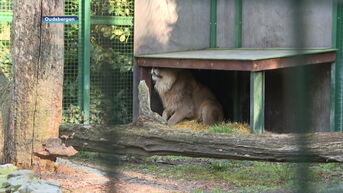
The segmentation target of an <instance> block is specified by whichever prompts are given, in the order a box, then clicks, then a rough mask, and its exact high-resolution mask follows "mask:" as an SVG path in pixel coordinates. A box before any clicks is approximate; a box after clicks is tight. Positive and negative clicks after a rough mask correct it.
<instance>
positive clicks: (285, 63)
mask: <svg viewBox="0 0 343 193" xmlns="http://www.w3.org/2000/svg"><path fill="white" fill-rule="evenodd" d="M297 60H298V57H296V56H292V57H287V58H274V59H267V60H260V61H255V62H254V67H253V71H261V70H274V69H280V68H289V67H295V66H298V64H299V63H298V62H297ZM335 60H336V52H335V51H334V52H327V53H319V54H311V55H306V56H302V62H303V64H302V65H309V64H323V63H332V62H335Z"/></svg>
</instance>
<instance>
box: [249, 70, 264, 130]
mask: <svg viewBox="0 0 343 193" xmlns="http://www.w3.org/2000/svg"><path fill="white" fill-rule="evenodd" d="M264 87H265V72H264V71H260V72H251V73H250V127H251V132H252V133H257V134H259V133H263V131H264V99H265V96H264V95H265V90H264Z"/></svg>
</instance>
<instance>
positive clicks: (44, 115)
mask: <svg viewBox="0 0 343 193" xmlns="http://www.w3.org/2000/svg"><path fill="white" fill-rule="evenodd" d="M63 2H64V1H63V0H53V1H46V0H35V1H27V0H14V1H13V13H14V15H13V23H12V30H11V32H12V34H11V35H12V61H13V88H12V92H11V107H10V121H9V132H8V134H7V135H6V139H7V143H6V145H7V147H6V148H5V150H6V152H5V155H6V158H7V159H8V160H7V161H10V162H15V163H16V164H18V165H22V166H24V167H31V166H32V164H33V162H34V156H33V152H36V151H38V150H40V149H41V148H42V143H43V142H45V141H46V140H47V139H48V138H50V137H56V136H58V127H59V125H60V122H61V117H62V88H63V87H62V84H63V52H64V41H63V33H64V31H63V24H47V23H41V17H42V16H63V10H64V4H63Z"/></svg>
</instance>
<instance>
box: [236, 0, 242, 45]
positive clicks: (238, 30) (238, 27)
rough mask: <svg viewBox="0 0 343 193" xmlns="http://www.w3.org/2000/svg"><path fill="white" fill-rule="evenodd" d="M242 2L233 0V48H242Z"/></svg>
mask: <svg viewBox="0 0 343 193" xmlns="http://www.w3.org/2000/svg"><path fill="white" fill-rule="evenodd" d="M242 14H243V2H242V0H235V48H240V47H242V24H243V21H242V20H243V17H242Z"/></svg>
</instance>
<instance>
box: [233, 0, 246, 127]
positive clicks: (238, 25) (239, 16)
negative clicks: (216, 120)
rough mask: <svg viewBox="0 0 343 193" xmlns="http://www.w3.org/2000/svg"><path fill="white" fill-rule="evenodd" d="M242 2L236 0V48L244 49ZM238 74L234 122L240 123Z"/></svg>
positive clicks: (235, 80) (234, 79) (234, 93)
mask: <svg viewBox="0 0 343 193" xmlns="http://www.w3.org/2000/svg"><path fill="white" fill-rule="evenodd" d="M242 9H243V8H242V0H235V36H234V37H235V48H241V47H242V11H243V10H242ZM238 78H239V76H238V72H237V71H235V72H234V77H233V101H232V102H233V121H239V114H240V108H241V106H240V100H239V93H240V92H239V91H240V89H239V80H238Z"/></svg>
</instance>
